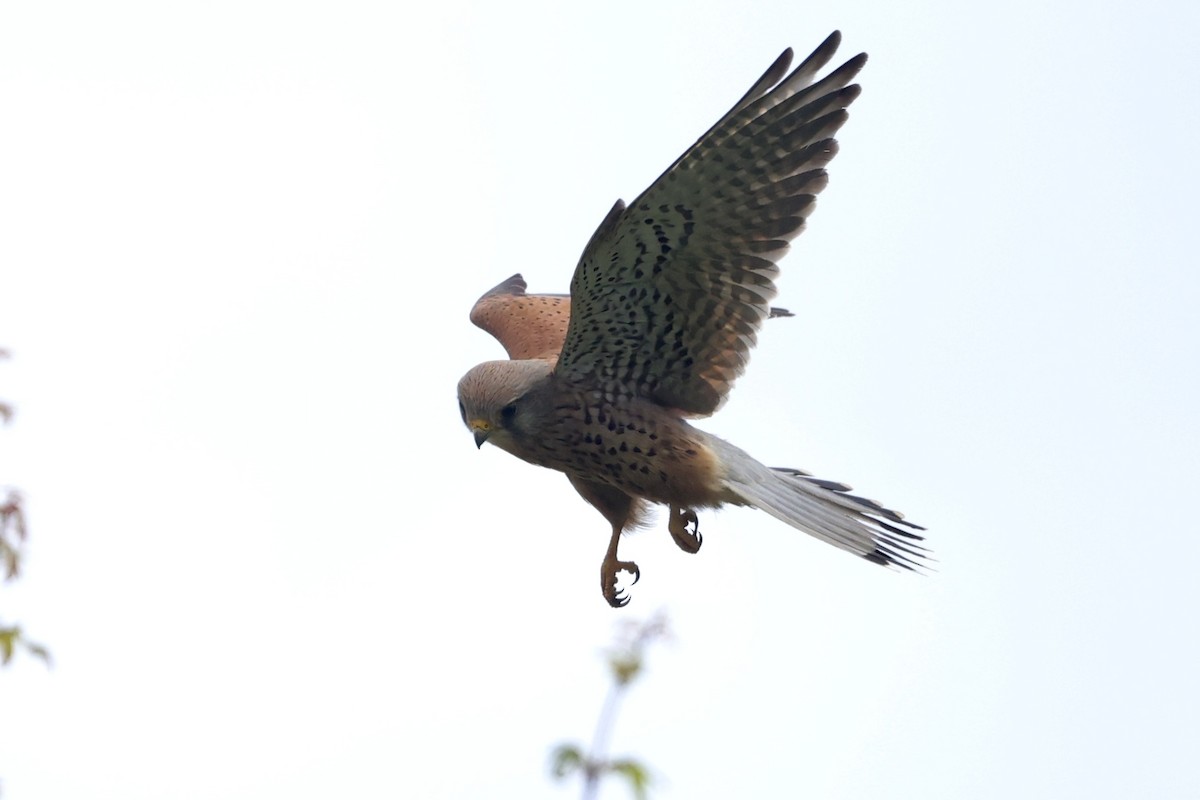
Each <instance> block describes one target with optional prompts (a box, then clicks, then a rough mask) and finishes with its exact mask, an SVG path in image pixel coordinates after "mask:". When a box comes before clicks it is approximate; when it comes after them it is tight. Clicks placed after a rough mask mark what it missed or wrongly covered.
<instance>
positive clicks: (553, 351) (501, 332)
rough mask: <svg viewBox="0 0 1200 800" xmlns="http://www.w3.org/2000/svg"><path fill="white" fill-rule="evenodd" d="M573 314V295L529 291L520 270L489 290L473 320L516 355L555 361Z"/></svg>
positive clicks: (473, 311) (472, 315) (474, 312)
mask: <svg viewBox="0 0 1200 800" xmlns="http://www.w3.org/2000/svg"><path fill="white" fill-rule="evenodd" d="M570 317H571V298H569V297H568V296H567V295H565V294H525V279H524V278H522V277H521V276H520V274H517V275H513V276H512V277H511V278H509V279H508V280H506V281H504V282H503V283H501V284H500V285H499V286H496V287H495V288H493V289H491V290H489V291H488V292H487V293H486V294H485V295H484V296H483V297H481V298H479V300H477V301H476V302H475V307H474V308H472V309H471V322H474V323H475V324H476V325H478V326H479V327H480V328H483V329H484V330H485V331H487V332H488V333H490V334H491V335H492V336H495V337H496V339H497V340H499V342H500V344H502V345H504V349H505V350H506V351H508V357H509V358H513V359H525V358H537V359H544V360H547V361H551V362H553V361H554V360H555V359H557V358H558V353H559V351H560V350H562V343H563V339H564V338H565V337H566V335H567V322H568V320H569V319H570Z"/></svg>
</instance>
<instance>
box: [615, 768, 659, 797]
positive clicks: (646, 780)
mask: <svg viewBox="0 0 1200 800" xmlns="http://www.w3.org/2000/svg"><path fill="white" fill-rule="evenodd" d="M608 768H609V769H610V770H612V771H613V772H615V773H617V774H618V775H621V776H623V777H624V778H625V779H627V780H628V781H629V788H631V789H632V790H633V796H634V797H636V798H637V800H646V796H647V795H646V790H647V789H648V788H649V787H650V771H649V770H647V769H646V768H645V767H644V766H643V765H642V764H640V763H638V762H637V761H634V760H633V759H631V758H624V759H621V760H620V761H614V762H612V763H611V764H609V765H608Z"/></svg>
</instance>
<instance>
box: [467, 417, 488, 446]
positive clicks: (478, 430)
mask: <svg viewBox="0 0 1200 800" xmlns="http://www.w3.org/2000/svg"><path fill="white" fill-rule="evenodd" d="M467 427H469V428H470V429H471V432H472V433H474V434H475V447H477V448H479V447H483V443H484V442H486V441H487V438H488V437H489V436H491V434H492V426H491V425H489V424H488V423H487V422H486V421H484V420H482V419H473V420H471V421H470V422H469V423H467Z"/></svg>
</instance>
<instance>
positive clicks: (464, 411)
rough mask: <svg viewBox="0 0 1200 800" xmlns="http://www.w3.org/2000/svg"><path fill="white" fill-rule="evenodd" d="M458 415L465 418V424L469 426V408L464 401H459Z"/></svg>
mask: <svg viewBox="0 0 1200 800" xmlns="http://www.w3.org/2000/svg"><path fill="white" fill-rule="evenodd" d="M458 414H459V416H461V417H462V418H463V424H464V425H465V424H467V407H466V406H464V405H463V404H462V400H459V401H458Z"/></svg>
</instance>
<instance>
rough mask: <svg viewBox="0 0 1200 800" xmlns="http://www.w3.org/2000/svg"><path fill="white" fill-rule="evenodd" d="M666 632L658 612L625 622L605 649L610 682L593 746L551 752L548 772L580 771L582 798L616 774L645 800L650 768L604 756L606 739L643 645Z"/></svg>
mask: <svg viewBox="0 0 1200 800" xmlns="http://www.w3.org/2000/svg"><path fill="white" fill-rule="evenodd" d="M667 635H668V631H667V620H666V617H665V616H664V615H663V614H661V613H659V614H656V615H655V616H653V617H651V618H650V619H648V620H646V621H645V622H636V621H633V620H628V621H625V622H624V623H623V624H622V626H621V630H620V631H619V632H618V634H617V643H616V645H614V646H613V647H612V648H611V649H609V650H608V653H607V656H608V668H609V671H610V673H611V675H612V681H613V682H612V685H611V686H609V688H608V693H607V694H606V695H605V697H604V705H603V706H602V707H601V709H600V718H599V719H598V720H597V721H596V731H595V733H594V734H593V735H592V746H591V748H590V749H589V750H587V751H584V750H583V749H582V748H581V747H580V746H579V745H576V744H566V743H564V744H560V745H558V746H557V747H556V748H554V750H553V751H552V753H551V756H550V772H551V774H552V775H554V777H556V778H559V779H560V780H561V779H562V778H565V777H567V776H568V775H571V774H573V773H576V772H582V773H583V798H584V800H592V798H594V797H595V796H596V792H597V790H598V789H599V786H600V779H601V778H603V777H604V776H605V775H618V776H620V777H622V778H624V779H625V780H626V781H628V783H629V787H630V789H631V790H632V792H633V795H634V797H635V798H637V800H645V798H646V796H647V792H648V789H649V786H650V771H649V770H648V769H647V768H646V766H645V765H644V764H642V763H641V762H639V761H636V760H634V759H632V758H620V759H615V760H609V759H608V758H607V756H606V752H607V750H608V740H609V737H610V736H611V734H612V727H613V724H614V722H615V721H616V716H617V707H618V706H619V704H620V701H621V699H622V697H623V696H624V694H625V692H626V690H628V688H629V685H630V684H631V683H633V681H634V680H635V679H636V678H637V677H638V675H640V674H641V672H642V667H643V666H644V665H645V649H646V645H648V644H649V643H650V642H652V641H654V640H655V639H660V638H665V637H666V636H667Z"/></svg>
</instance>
